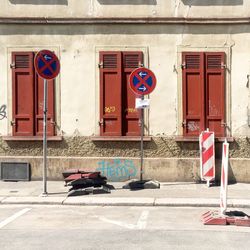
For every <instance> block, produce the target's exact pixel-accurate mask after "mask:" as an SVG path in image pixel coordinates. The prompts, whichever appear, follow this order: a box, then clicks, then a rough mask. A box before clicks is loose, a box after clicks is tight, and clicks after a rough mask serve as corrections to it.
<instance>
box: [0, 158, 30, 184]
mask: <svg viewBox="0 0 250 250" xmlns="http://www.w3.org/2000/svg"><path fill="white" fill-rule="evenodd" d="M0 179H1V180H3V181H30V164H29V163H27V162H1V165H0Z"/></svg>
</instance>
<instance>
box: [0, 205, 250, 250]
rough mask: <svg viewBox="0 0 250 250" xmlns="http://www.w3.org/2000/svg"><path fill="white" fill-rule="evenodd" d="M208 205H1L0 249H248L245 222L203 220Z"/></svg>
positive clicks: (249, 233)
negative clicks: (222, 223) (225, 223)
mask: <svg viewBox="0 0 250 250" xmlns="http://www.w3.org/2000/svg"><path fill="white" fill-rule="evenodd" d="M213 209H214V208H212V210H213ZM208 210H209V209H208V208H173V207H172V208H171V207H110V206H107V207H105V206H104V207H102V206H96V207H91V206H45V205H43V206H35V205H33V206H21V205H1V206H0V249H1V250H4V249H8V250H12V249H15V250H16V249H22V250H26V249H27V250H28V249H32V250H35V249H43V250H45V249H60V250H61V249H70V250H74V249H98V250H99V249H119V250H122V249H129V250H130V249H143V250H144V249H150V250H152V249H171V250H173V249H185V250H186V249H192V250H194V249H199V250H200V249H202V250H203V249H216V250H220V249H225V250H230V249H241V250H244V249H249V246H250V237H249V236H250V227H237V226H205V225H203V224H202V222H201V221H200V217H201V215H202V214H203V213H204V212H206V211H208ZM241 211H244V212H245V213H247V214H250V209H243V210H242V209H241Z"/></svg>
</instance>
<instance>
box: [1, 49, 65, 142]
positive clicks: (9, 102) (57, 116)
mask: <svg viewBox="0 0 250 250" xmlns="http://www.w3.org/2000/svg"><path fill="white" fill-rule="evenodd" d="M42 49H44V47H43V48H40V47H31V46H25V47H7V72H8V75H7V97H8V98H7V107H8V109H7V135H5V136H3V139H4V140H6V141H40V140H42V136H41V135H32V136H14V135H13V128H12V125H11V122H12V121H13V89H12V84H13V83H12V69H11V67H10V65H11V63H12V54H13V52H24V53H27V52H34V53H35V52H36V51H40V50H42ZM45 49H48V50H52V51H55V53H56V54H58V55H59V47H46V48H45ZM59 83H60V74H59V76H58V77H57V78H55V79H54V84H55V85H54V121H55V122H56V125H55V133H54V135H53V136H48V140H49V141H50V140H51V141H61V140H62V133H61V129H60V128H61V116H60V113H61V107H60V105H59V104H60V100H61V99H60V84H59ZM34 94H35V93H34ZM34 108H35V107H34ZM34 119H35V116H34ZM34 122H35V121H34Z"/></svg>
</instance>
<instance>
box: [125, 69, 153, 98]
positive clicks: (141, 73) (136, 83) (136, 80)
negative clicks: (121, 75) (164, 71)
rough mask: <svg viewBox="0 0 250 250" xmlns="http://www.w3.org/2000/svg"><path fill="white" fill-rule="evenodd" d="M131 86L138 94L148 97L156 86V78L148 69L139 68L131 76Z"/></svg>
mask: <svg viewBox="0 0 250 250" xmlns="http://www.w3.org/2000/svg"><path fill="white" fill-rule="evenodd" d="M129 85H130V88H131V89H132V90H133V91H134V92H135V93H136V94H139V95H148V94H150V93H151V92H152V91H153V90H154V88H155V86H156V77H155V75H154V73H153V72H152V71H151V70H149V69H147V68H137V69H135V70H134V71H133V72H132V73H131V74H130V76H129Z"/></svg>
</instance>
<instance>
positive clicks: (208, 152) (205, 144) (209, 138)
mask: <svg viewBox="0 0 250 250" xmlns="http://www.w3.org/2000/svg"><path fill="white" fill-rule="evenodd" d="M199 143H200V173H201V179H202V180H205V181H207V186H208V187H209V186H210V181H212V180H214V178H215V153H214V132H210V131H209V130H208V129H207V130H206V131H203V132H201V134H200V137H199Z"/></svg>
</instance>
